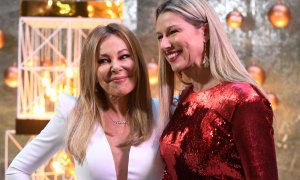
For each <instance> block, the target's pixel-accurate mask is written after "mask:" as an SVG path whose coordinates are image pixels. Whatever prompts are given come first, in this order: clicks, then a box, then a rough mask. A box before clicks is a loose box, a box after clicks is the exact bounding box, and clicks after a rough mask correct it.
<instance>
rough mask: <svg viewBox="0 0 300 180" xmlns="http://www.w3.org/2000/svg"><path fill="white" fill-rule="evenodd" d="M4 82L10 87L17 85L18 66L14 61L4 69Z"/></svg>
mask: <svg viewBox="0 0 300 180" xmlns="http://www.w3.org/2000/svg"><path fill="white" fill-rule="evenodd" d="M4 83H5V84H6V85H7V86H8V87H10V88H16V87H17V86H18V68H17V65H16V63H14V64H13V65H12V66H9V67H8V68H6V69H5V70H4Z"/></svg>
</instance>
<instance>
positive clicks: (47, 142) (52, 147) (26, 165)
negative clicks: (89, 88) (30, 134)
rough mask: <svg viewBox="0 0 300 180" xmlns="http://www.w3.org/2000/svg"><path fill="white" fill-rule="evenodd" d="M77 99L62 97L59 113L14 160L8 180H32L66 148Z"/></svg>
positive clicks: (7, 172)
mask: <svg viewBox="0 0 300 180" xmlns="http://www.w3.org/2000/svg"><path fill="white" fill-rule="evenodd" d="M74 103H75V99H73V98H72V97H70V96H67V95H61V96H60V98H59V102H58V104H57V113H56V114H55V115H54V117H53V118H52V119H51V120H50V121H49V123H48V124H47V126H46V127H45V128H44V129H43V130H42V131H41V133H40V134H39V135H37V136H36V138H35V139H34V140H32V141H31V142H30V143H29V144H27V145H26V146H25V147H24V149H22V151H21V152H20V153H19V154H18V155H17V156H16V157H15V158H14V160H13V161H12V163H11V164H10V166H9V167H8V169H7V170H6V179H7V180H14V179H15V180H23V179H24V180H25V179H30V175H31V174H32V173H33V172H34V171H35V170H36V169H37V168H38V167H40V166H41V165H42V164H44V163H45V162H46V161H47V160H48V159H50V158H51V157H52V156H53V154H54V153H55V152H56V151H58V150H59V149H61V148H62V147H63V146H64V137H65V132H66V128H67V115H68V114H69V112H70V111H71V108H72V107H73V106H74Z"/></svg>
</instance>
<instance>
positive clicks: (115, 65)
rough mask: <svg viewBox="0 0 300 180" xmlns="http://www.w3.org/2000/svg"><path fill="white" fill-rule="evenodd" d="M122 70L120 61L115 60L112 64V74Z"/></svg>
mask: <svg viewBox="0 0 300 180" xmlns="http://www.w3.org/2000/svg"><path fill="white" fill-rule="evenodd" d="M121 70H122V67H121V65H120V63H119V62H118V60H113V61H112V63H111V72H113V73H118V72H120V71H121Z"/></svg>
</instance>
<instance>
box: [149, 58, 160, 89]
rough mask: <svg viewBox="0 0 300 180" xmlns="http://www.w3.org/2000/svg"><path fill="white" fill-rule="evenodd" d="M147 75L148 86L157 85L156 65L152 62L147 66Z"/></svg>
mask: <svg viewBox="0 0 300 180" xmlns="http://www.w3.org/2000/svg"><path fill="white" fill-rule="evenodd" d="M147 68H148V73H149V82H150V85H156V84H157V83H158V65H157V63H156V62H155V61H154V60H152V62H150V63H148V64H147Z"/></svg>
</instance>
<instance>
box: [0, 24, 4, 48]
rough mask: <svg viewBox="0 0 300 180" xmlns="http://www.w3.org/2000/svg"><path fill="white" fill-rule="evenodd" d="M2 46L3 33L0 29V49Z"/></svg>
mask: <svg viewBox="0 0 300 180" xmlns="http://www.w3.org/2000/svg"><path fill="white" fill-rule="evenodd" d="M3 46H4V33H3V32H2V30H1V29H0V49H1V48H3Z"/></svg>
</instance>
